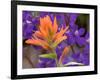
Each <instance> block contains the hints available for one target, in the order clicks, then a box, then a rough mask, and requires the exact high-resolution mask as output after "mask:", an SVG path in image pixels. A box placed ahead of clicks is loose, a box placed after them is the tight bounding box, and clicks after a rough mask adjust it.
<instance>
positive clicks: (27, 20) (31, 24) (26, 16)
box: [22, 11, 39, 39]
mask: <svg viewBox="0 0 100 80" xmlns="http://www.w3.org/2000/svg"><path fill="white" fill-rule="evenodd" d="M22 16H23V39H29V38H31V36H32V33H33V31H34V30H37V27H36V25H35V24H36V23H38V22H39V21H38V19H37V18H33V16H32V12H31V11H23V14H22Z"/></svg>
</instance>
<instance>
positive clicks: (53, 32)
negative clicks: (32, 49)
mask: <svg viewBox="0 0 100 80" xmlns="http://www.w3.org/2000/svg"><path fill="white" fill-rule="evenodd" d="M67 29H68V26H67V27H66V28H65V29H63V27H62V28H61V30H60V31H59V32H57V30H58V24H57V20H56V17H55V18H54V22H53V23H52V21H51V19H50V17H49V16H48V15H47V16H45V17H43V18H40V25H39V30H38V31H35V33H34V34H33V36H32V39H29V40H26V43H27V44H32V45H38V46H42V47H43V48H44V49H46V50H50V49H52V48H55V47H56V46H57V45H58V44H59V43H61V42H62V41H63V40H65V39H67V36H65V35H64V33H65V32H66V30H67Z"/></svg>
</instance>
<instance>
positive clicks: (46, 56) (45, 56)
mask: <svg viewBox="0 0 100 80" xmlns="http://www.w3.org/2000/svg"><path fill="white" fill-rule="evenodd" d="M39 57H41V58H49V59H55V58H56V57H57V56H56V54H55V53H48V54H42V55H39Z"/></svg>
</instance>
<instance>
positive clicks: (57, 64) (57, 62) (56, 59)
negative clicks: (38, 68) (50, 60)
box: [52, 49, 60, 67]
mask: <svg viewBox="0 0 100 80" xmlns="http://www.w3.org/2000/svg"><path fill="white" fill-rule="evenodd" d="M52 52H53V53H54V54H55V55H56V58H55V61H56V66H57V67H59V66H60V65H59V61H58V58H57V54H56V51H55V50H54V49H53V50H52Z"/></svg>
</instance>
